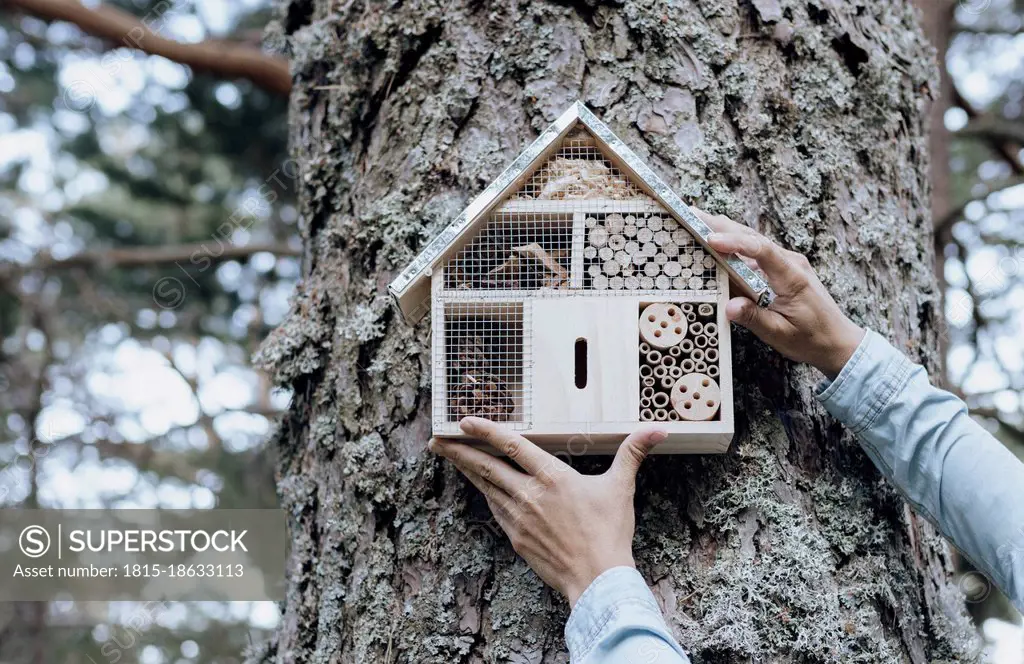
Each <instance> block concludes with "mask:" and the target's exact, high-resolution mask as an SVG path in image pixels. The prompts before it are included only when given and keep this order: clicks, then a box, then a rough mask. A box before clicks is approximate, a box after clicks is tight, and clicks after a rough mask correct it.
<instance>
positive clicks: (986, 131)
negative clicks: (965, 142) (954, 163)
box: [956, 115, 1024, 145]
mask: <svg viewBox="0 0 1024 664" xmlns="http://www.w3.org/2000/svg"><path fill="white" fill-rule="evenodd" d="M956 134H957V135H958V136H968V137H971V138H982V139H985V140H987V141H989V142H993V141H999V142H1003V143H1006V142H1013V143H1017V144H1018V145H1022V144H1024V123H1020V122H1012V121H1010V120H1005V119H1003V118H997V117H995V116H992V115H981V116H978V117H976V118H974V119H973V120H971V121H970V122H968V123H967V125H966V126H965V127H964V128H963V129H961V130H959V131H957V132H956Z"/></svg>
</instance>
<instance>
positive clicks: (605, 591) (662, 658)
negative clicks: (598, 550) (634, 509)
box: [565, 567, 690, 664]
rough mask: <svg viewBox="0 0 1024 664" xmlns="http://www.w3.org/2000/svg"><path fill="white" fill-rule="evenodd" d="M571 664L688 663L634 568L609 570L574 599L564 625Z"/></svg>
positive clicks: (656, 604) (648, 590) (652, 596)
mask: <svg viewBox="0 0 1024 664" xmlns="http://www.w3.org/2000/svg"><path fill="white" fill-rule="evenodd" d="M565 641H566V643H567V644H568V646H569V662H570V663H571V664H689V661H690V660H688V659H687V658H686V655H685V654H684V653H683V649H682V648H680V647H679V644H678V643H676V640H675V639H674V638H672V634H671V633H669V631H668V627H667V626H666V625H665V619H664V618H662V616H661V610H660V609H659V608H658V603H657V602H656V601H655V600H654V595H652V594H651V591H650V589H649V588H648V587H647V584H646V583H644V579H643V577H642V576H640V573H639V572H637V571H636V570H635V569H633V568H632V567H613V568H611V569H610V570H607V571H605V572H604V573H603V574H601V576H599V577H597V578H596V579H594V581H593V582H592V583H591V584H590V586H588V587H587V589H586V590H585V591H584V592H583V594H582V595H580V598H579V599H578V600H576V606H575V607H573V610H572V613H571V614H570V615H569V622H567V623H566V624H565Z"/></svg>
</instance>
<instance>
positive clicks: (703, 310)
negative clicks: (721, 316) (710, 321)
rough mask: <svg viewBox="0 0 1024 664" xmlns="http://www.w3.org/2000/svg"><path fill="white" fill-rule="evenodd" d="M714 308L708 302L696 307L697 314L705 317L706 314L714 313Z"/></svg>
mask: <svg viewBox="0 0 1024 664" xmlns="http://www.w3.org/2000/svg"><path fill="white" fill-rule="evenodd" d="M714 313H715V308H714V307H713V306H711V305H710V304H708V303H706V302H705V303H704V304H702V305H700V306H699V307H697V314H698V315H700V316H703V317H704V318H707V317H708V316H711V315H714Z"/></svg>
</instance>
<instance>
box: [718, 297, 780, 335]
mask: <svg viewBox="0 0 1024 664" xmlns="http://www.w3.org/2000/svg"><path fill="white" fill-rule="evenodd" d="M725 317H726V318H728V319H729V320H731V321H735V322H737V323H739V324H740V325H742V326H743V327H745V328H747V329H748V330H750V331H751V332H753V333H754V334H756V335H757V336H758V337H759V338H760V339H761V341H764V342H765V343H767V344H768V345H770V346H774V345H775V344H776V343H777V342H778V340H779V338H780V337H781V336H782V335H783V334H785V332H786V330H787V329H788V327H789V326H790V324H789V323H788V322H787V321H786V319H785V318H784V317H783V316H782V314H780V313H779V312H777V311H772V310H771V309H765V308H764V307H759V306H757V305H756V304H755V303H754V301H753V300H750V299H748V298H745V297H734V298H732V299H731V300H729V303H728V304H726V305H725Z"/></svg>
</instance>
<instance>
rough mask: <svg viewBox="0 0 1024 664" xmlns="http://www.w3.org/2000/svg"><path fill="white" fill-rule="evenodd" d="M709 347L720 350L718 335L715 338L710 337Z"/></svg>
mask: <svg viewBox="0 0 1024 664" xmlns="http://www.w3.org/2000/svg"><path fill="white" fill-rule="evenodd" d="M708 346H710V347H711V348H718V335H717V334H716V335H715V336H713V337H708Z"/></svg>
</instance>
